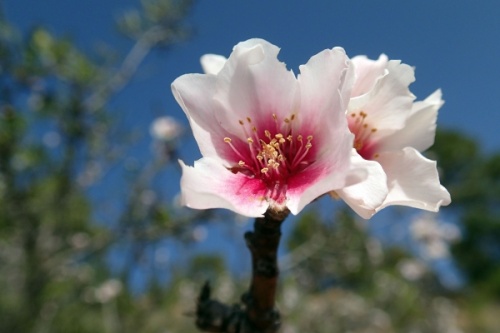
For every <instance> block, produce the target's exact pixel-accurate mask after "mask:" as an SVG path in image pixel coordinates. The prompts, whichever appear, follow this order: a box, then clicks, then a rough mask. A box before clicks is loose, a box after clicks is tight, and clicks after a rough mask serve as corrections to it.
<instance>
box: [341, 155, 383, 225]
mask: <svg viewBox="0 0 500 333" xmlns="http://www.w3.org/2000/svg"><path fill="white" fill-rule="evenodd" d="M353 151H354V153H353V155H352V159H351V162H352V165H353V168H359V169H362V170H365V171H366V173H367V177H366V178H365V179H364V180H363V181H361V182H359V183H357V184H354V185H351V186H348V187H344V188H342V189H339V190H336V191H335V192H336V193H337V194H338V195H339V196H340V197H341V198H342V200H344V201H345V202H346V203H347V204H348V205H349V206H350V207H351V208H352V209H353V210H354V211H355V212H356V213H358V215H359V216H361V217H362V218H365V219H369V218H370V217H372V216H373V214H375V213H376V212H377V209H378V208H379V207H380V206H381V205H382V203H383V202H384V200H385V198H386V196H387V193H388V189H387V178H386V175H385V172H384V170H383V169H382V166H381V165H380V164H379V163H377V162H375V161H368V160H365V159H363V158H362V157H361V156H359V154H358V153H356V152H355V150H353Z"/></svg>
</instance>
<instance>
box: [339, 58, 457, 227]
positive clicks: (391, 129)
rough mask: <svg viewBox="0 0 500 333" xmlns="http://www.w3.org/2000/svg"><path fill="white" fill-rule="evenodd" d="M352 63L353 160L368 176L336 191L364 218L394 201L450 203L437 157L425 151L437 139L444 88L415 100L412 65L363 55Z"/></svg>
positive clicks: (425, 205)
mask: <svg viewBox="0 0 500 333" xmlns="http://www.w3.org/2000/svg"><path fill="white" fill-rule="evenodd" d="M352 62H353V64H354V68H355V83H354V86H353V89H352V91H351V98H350V101H349V105H348V112H347V118H348V122H349V128H350V130H351V132H352V133H353V134H354V135H355V139H354V149H355V153H353V161H352V162H353V164H354V165H355V166H358V167H364V168H365V170H367V172H368V177H367V178H366V179H365V180H364V181H362V182H360V183H358V184H355V185H352V186H348V187H346V188H343V189H341V190H339V191H336V194H337V195H339V196H340V197H341V198H342V199H343V200H344V201H345V202H346V203H347V204H348V205H349V206H351V208H353V209H354V210H355V211H356V212H357V213H358V214H359V215H360V216H362V217H364V218H370V217H371V216H372V215H373V214H375V213H376V212H378V211H380V210H381V209H382V208H384V207H387V206H390V205H404V206H410V207H415V208H420V209H424V210H428V211H433V212H436V211H438V210H439V207H440V206H445V205H448V204H449V203H450V202H451V199H450V194H449V193H448V191H447V190H446V189H445V188H444V187H443V186H441V185H440V183H439V176H438V172H437V168H436V162H435V161H431V160H429V159H427V158H425V157H424V156H422V154H421V153H420V152H422V151H424V150H426V149H427V148H429V147H430V146H431V145H432V144H433V142H434V136H435V130H436V118H437V112H438V110H439V108H440V107H441V106H442V105H443V101H442V99H441V91H440V90H437V91H435V92H434V93H433V94H431V95H430V96H429V97H427V98H426V99H425V100H423V101H420V102H413V101H414V99H415V96H414V95H413V94H412V93H411V92H410V90H409V89H408V86H409V85H410V84H411V83H412V82H413V81H414V80H415V78H414V70H413V69H412V68H411V67H410V66H408V65H405V64H401V63H400V62H399V61H394V60H391V61H389V60H388V58H387V57H386V56H385V55H381V56H380V57H379V59H378V60H370V59H367V58H366V57H364V56H358V57H355V58H353V59H352ZM384 191H388V195H387V196H386V197H385V199H384V200H383V201H382V202H378V201H377V200H374V198H378V197H376V196H370V195H368V193H370V192H380V193H383V192H384Z"/></svg>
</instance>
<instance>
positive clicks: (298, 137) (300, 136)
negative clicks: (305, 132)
mask: <svg viewBox="0 0 500 333" xmlns="http://www.w3.org/2000/svg"><path fill="white" fill-rule="evenodd" d="M297 141H299V142H301V141H302V135H300V134H299V135H298V136H297Z"/></svg>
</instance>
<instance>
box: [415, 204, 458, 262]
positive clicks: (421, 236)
mask: <svg viewBox="0 0 500 333" xmlns="http://www.w3.org/2000/svg"><path fill="white" fill-rule="evenodd" d="M410 235H411V237H412V238H413V239H414V240H415V241H416V242H417V243H418V244H419V247H420V249H421V251H422V253H423V255H424V256H425V257H426V258H429V259H440V258H445V257H447V256H449V245H450V244H451V243H454V242H457V241H458V240H460V238H461V233H460V229H458V227H457V226H456V225H453V224H450V223H442V222H440V221H439V220H438V219H437V216H436V215H435V214H432V215H431V214H430V213H427V214H421V215H419V216H417V217H416V218H415V219H414V220H413V221H412V222H411V225H410Z"/></svg>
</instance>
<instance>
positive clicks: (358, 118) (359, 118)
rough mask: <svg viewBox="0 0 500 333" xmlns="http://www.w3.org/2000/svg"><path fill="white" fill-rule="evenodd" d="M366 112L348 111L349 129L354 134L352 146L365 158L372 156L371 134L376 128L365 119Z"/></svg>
mask: <svg viewBox="0 0 500 333" xmlns="http://www.w3.org/2000/svg"><path fill="white" fill-rule="evenodd" d="M367 118H369V117H368V114H367V113H366V112H364V111H359V112H352V113H350V118H349V119H348V122H349V129H350V131H351V132H352V133H353V134H354V143H353V147H354V148H355V149H356V151H357V152H358V153H359V154H360V155H361V156H362V157H363V158H365V159H371V158H374V157H375V156H374V150H375V140H374V138H373V137H372V134H373V133H375V132H377V128H376V127H373V126H371V124H370V123H369V122H368V121H367Z"/></svg>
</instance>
